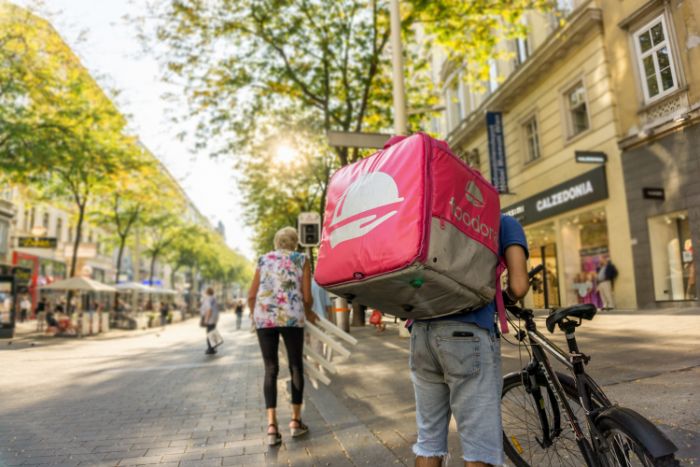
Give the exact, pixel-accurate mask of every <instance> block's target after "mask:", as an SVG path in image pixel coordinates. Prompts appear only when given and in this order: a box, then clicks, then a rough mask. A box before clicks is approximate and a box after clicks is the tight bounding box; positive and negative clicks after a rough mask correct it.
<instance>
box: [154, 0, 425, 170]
mask: <svg viewBox="0 0 700 467" xmlns="http://www.w3.org/2000/svg"><path fill="white" fill-rule="evenodd" d="M385 3H386V2H382V1H371V0H300V1H295V2H290V1H281V0H240V1H236V2H230V1H225V0H215V1H212V2H201V1H197V0H174V1H171V2H156V3H155V5H154V6H153V8H152V14H153V17H154V18H155V23H156V26H155V27H156V29H157V32H156V35H157V38H158V41H159V43H160V44H161V45H165V46H166V51H167V54H165V55H164V57H165V61H166V65H167V69H168V70H169V72H168V74H167V75H166V78H168V79H170V80H171V81H172V82H182V81H184V83H185V84H184V90H185V95H186V98H187V99H188V102H189V104H190V105H189V108H190V111H191V112H190V114H189V115H188V117H196V118H199V119H200V125H199V127H198V132H197V136H198V139H197V141H198V143H200V144H201V145H206V144H210V143H211V141H215V142H219V143H222V146H220V147H218V148H214V150H215V152H217V151H216V150H217V149H218V152H219V153H221V152H225V151H229V150H231V149H234V150H240V149H244V150H245V149H248V143H250V142H251V141H254V140H255V139H256V128H257V126H258V122H260V121H261V120H263V121H264V120H265V119H266V118H268V117H270V116H272V115H276V114H279V113H285V112H286V113H287V114H288V115H290V116H292V117H296V118H294V122H298V121H300V120H301V119H305V120H309V119H311V120H313V125H312V128H313V129H314V130H315V131H319V132H321V133H323V132H325V131H327V130H331V129H336V130H344V131H363V130H378V129H382V128H385V127H387V124H388V122H389V121H390V118H389V117H390V109H391V88H390V81H389V76H390V69H389V62H388V55H387V45H388V42H389V34H390V31H389V16H388V11H387V10H386V8H385ZM159 50H161V49H159ZM412 64H413V62H409V66H411V65H412ZM424 78H425V79H423V80H422V81H421V80H420V79H418V77H416V80H415V81H413V82H412V84H413V85H415V86H414V89H416V90H417V89H418V87H419V86H420V85H421V84H422V85H423V87H424V88H427V89H429V79H427V78H428V77H427V75H426V76H424ZM421 96H424V93H422V94H421ZM424 105H425V103H423V105H422V106H424ZM300 117H301V118H300ZM222 138H223V139H224V141H222ZM335 151H336V154H337V157H338V161H339V164H340V165H345V164H347V163H348V162H352V161H354V160H357V158H358V157H359V151H357V150H348V149H347V148H337V149H335Z"/></svg>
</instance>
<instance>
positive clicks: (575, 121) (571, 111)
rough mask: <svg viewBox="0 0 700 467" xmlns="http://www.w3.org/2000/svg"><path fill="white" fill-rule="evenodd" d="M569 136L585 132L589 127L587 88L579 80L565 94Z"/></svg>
mask: <svg viewBox="0 0 700 467" xmlns="http://www.w3.org/2000/svg"><path fill="white" fill-rule="evenodd" d="M565 99H566V110H567V121H568V126H569V138H573V137H574V136H576V135H578V134H579V133H583V132H584V131H586V130H588V128H589V125H590V124H589V121H588V105H587V103H586V88H585V87H584V86H583V82H581V81H579V82H578V83H576V85H575V86H574V87H573V88H571V89H569V90H568V91H567V92H566V95H565Z"/></svg>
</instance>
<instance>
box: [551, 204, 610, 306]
mask: <svg viewBox="0 0 700 467" xmlns="http://www.w3.org/2000/svg"><path fill="white" fill-rule="evenodd" d="M561 243H562V245H561V247H562V248H561V250H562V253H561V256H562V258H561V259H562V261H563V263H564V278H563V280H564V282H565V283H564V284H563V287H562V295H564V294H565V296H566V299H565V302H566V305H575V304H576V303H592V304H594V305H596V306H597V307H599V308H600V307H602V306H603V301H602V299H601V297H600V294H599V293H598V287H597V282H598V269H599V267H600V265H601V262H602V261H603V259H612V260H613V262H614V258H610V256H609V240H608V222H607V217H606V214H605V210H604V209H601V208H598V209H593V210H590V211H586V212H583V213H580V214H577V215H575V216H571V217H568V218H565V219H562V221H561Z"/></svg>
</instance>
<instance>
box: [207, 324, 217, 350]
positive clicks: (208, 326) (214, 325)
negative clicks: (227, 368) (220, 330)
mask: <svg viewBox="0 0 700 467" xmlns="http://www.w3.org/2000/svg"><path fill="white" fill-rule="evenodd" d="M214 329H216V324H207V334H209V333H210V332H211V331H213V330H214ZM206 353H208V354H215V353H216V349H215V348H214V347H212V346H211V343H210V342H209V338H208V337H207V352H206Z"/></svg>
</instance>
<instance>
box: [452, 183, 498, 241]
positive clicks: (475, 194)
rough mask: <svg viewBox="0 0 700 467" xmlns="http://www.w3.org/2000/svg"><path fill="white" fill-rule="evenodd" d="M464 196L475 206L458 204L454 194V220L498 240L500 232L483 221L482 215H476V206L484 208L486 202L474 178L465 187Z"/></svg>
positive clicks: (483, 235)
mask: <svg viewBox="0 0 700 467" xmlns="http://www.w3.org/2000/svg"><path fill="white" fill-rule="evenodd" d="M464 197H465V198H466V200H467V201H468V202H469V204H471V205H472V206H473V207H466V208H463V207H461V206H458V205H457V201H455V198H454V196H453V197H452V198H450V213H451V214H452V218H453V219H454V222H455V223H458V224H459V223H461V224H463V225H464V226H466V227H467V228H469V229H471V230H473V231H474V232H476V233H477V234H479V235H480V236H482V237H486V238H488V239H490V240H493V241H497V240H498V233H497V232H496V230H495V229H494V228H493V227H491V226H490V225H488V224H486V223H485V222H482V220H481V215H479V214H477V215H474V212H473V211H474V208H478V209H480V208H483V207H484V206H485V205H486V203H485V202H484V195H483V194H482V193H481V190H480V189H479V187H478V186H476V183H475V182H474V181H473V180H470V181H469V183H467V186H466V187H465V188H464ZM470 211H471V212H470Z"/></svg>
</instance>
